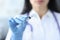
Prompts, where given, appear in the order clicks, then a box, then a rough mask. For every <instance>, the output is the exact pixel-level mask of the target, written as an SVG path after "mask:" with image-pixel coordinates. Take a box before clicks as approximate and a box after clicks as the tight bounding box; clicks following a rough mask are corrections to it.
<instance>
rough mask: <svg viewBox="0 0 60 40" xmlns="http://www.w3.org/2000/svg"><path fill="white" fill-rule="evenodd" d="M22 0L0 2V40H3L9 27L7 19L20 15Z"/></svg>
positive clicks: (3, 0) (1, 0)
mask: <svg viewBox="0 0 60 40" xmlns="http://www.w3.org/2000/svg"><path fill="white" fill-rule="evenodd" d="M23 5H24V1H23V0H0V40H5V38H6V35H7V32H8V29H9V25H8V19H9V17H13V16H15V15H18V14H20V12H21V11H22V8H23Z"/></svg>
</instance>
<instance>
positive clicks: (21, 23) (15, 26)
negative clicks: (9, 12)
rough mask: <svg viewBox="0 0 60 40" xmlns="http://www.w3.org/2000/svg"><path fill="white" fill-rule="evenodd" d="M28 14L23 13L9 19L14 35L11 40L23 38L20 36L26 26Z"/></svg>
mask: <svg viewBox="0 0 60 40" xmlns="http://www.w3.org/2000/svg"><path fill="white" fill-rule="evenodd" d="M27 18H28V16H27V15H22V16H20V17H19V18H18V17H16V18H11V19H10V20H9V25H10V28H11V31H12V32H13V34H14V36H13V37H12V39H11V40H21V39H20V38H21V37H22V35H23V32H24V30H25V28H26V25H27V21H26V20H27Z"/></svg>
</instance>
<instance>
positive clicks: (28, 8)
mask: <svg viewBox="0 0 60 40" xmlns="http://www.w3.org/2000/svg"><path fill="white" fill-rule="evenodd" d="M9 25H10V27H9V32H8V34H7V37H6V40H60V14H59V13H58V10H57V9H56V4H55V0H25V6H24V9H23V11H22V13H21V14H20V15H17V16H15V17H13V18H11V19H9Z"/></svg>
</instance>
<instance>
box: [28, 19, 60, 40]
mask: <svg viewBox="0 0 60 40" xmlns="http://www.w3.org/2000/svg"><path fill="white" fill-rule="evenodd" d="M28 23H29V24H31V25H32V28H33V32H32V37H33V40H44V39H46V40H57V39H58V38H59V30H58V27H57V24H56V21H55V19H50V18H47V19H43V20H39V19H37V18H32V19H30V20H29V21H28Z"/></svg>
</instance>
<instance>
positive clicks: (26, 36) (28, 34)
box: [22, 25, 32, 40]
mask: <svg viewBox="0 0 60 40" xmlns="http://www.w3.org/2000/svg"><path fill="white" fill-rule="evenodd" d="M22 40H32V31H31V28H30V26H29V25H27V26H26V29H25V31H24V33H23V38H22Z"/></svg>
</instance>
